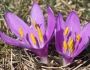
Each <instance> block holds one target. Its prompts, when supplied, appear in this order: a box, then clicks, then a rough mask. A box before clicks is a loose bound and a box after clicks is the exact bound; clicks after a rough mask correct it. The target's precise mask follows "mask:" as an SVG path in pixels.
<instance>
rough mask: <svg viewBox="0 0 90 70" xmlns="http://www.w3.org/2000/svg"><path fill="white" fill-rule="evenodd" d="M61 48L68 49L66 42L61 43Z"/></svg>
mask: <svg viewBox="0 0 90 70" xmlns="http://www.w3.org/2000/svg"><path fill="white" fill-rule="evenodd" d="M63 47H64V50H67V49H68V47H67V43H66V41H63Z"/></svg>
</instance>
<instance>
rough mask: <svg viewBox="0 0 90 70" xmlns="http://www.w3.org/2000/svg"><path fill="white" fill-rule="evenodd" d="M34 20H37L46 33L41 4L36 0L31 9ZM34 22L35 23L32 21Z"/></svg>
mask: <svg viewBox="0 0 90 70" xmlns="http://www.w3.org/2000/svg"><path fill="white" fill-rule="evenodd" d="M33 20H34V21H36V23H37V24H38V25H39V26H40V29H41V31H42V33H43V35H44V33H45V24H44V16H43V13H42V10H41V8H40V6H39V5H38V4H37V3H35V2H34V3H33V6H32V9H31V22H32V21H33ZM32 24H34V23H33V22H32ZM32 26H33V25H32Z"/></svg>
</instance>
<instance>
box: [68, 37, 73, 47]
mask: <svg viewBox="0 0 90 70" xmlns="http://www.w3.org/2000/svg"><path fill="white" fill-rule="evenodd" d="M72 44H73V39H72V38H70V40H69V43H68V47H69V48H70V47H71V46H72Z"/></svg>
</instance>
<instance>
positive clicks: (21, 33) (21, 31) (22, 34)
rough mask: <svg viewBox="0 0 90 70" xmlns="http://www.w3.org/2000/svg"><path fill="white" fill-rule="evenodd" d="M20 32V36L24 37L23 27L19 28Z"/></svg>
mask: <svg viewBox="0 0 90 70" xmlns="http://www.w3.org/2000/svg"><path fill="white" fill-rule="evenodd" d="M19 33H20V36H21V37H24V33H23V30H22V28H21V27H20V28H19Z"/></svg>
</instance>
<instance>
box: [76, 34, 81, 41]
mask: <svg viewBox="0 0 90 70" xmlns="http://www.w3.org/2000/svg"><path fill="white" fill-rule="evenodd" d="M76 41H77V42H79V41H80V35H79V34H77V35H76Z"/></svg>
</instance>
